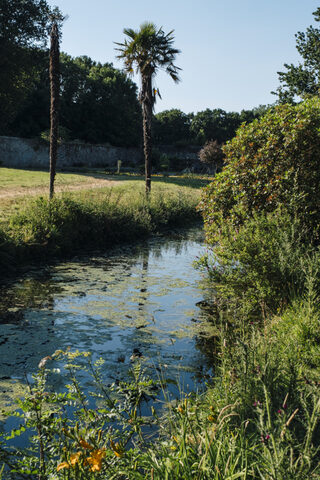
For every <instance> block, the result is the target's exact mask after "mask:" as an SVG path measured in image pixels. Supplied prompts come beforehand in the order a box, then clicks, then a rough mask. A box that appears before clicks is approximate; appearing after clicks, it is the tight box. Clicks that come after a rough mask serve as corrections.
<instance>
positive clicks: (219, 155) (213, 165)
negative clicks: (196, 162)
mask: <svg viewBox="0 0 320 480" xmlns="http://www.w3.org/2000/svg"><path fill="white" fill-rule="evenodd" d="M224 156H225V155H224V153H223V150H222V148H221V145H220V144H219V143H218V142H217V141H216V140H210V141H209V142H206V143H205V145H204V147H203V148H202V149H201V150H200V152H199V159H200V162H202V163H204V164H206V165H207V166H208V167H210V169H212V170H213V171H214V172H217V171H219V170H221V168H222V165H223V159H224Z"/></svg>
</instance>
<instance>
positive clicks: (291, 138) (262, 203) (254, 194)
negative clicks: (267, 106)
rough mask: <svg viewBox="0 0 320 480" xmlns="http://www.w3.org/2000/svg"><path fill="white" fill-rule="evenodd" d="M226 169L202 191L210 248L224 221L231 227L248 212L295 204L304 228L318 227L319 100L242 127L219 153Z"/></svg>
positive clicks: (275, 112)
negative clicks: (221, 153) (292, 202)
mask: <svg viewBox="0 0 320 480" xmlns="http://www.w3.org/2000/svg"><path fill="white" fill-rule="evenodd" d="M224 153H225V155H226V159H225V163H226V166H225V168H224V169H223V171H222V172H221V173H220V174H219V175H217V176H216V177H215V179H214V181H213V182H212V183H211V184H210V185H209V186H208V187H207V189H206V190H205V193H204V195H203V199H202V202H201V205H200V208H201V210H202V212H203V215H204V220H205V226H206V232H207V238H208V241H209V242H210V243H213V242H214V241H216V239H217V233H218V231H219V229H220V228H221V226H222V225H223V224H224V223H225V221H231V223H232V224H233V225H234V226H236V225H238V224H240V223H242V222H243V220H244V219H246V218H247V217H248V216H252V214H253V212H270V211H274V210H275V209H276V208H277V207H278V206H279V205H283V204H286V203H288V202H289V201H290V200H291V198H292V196H293V194H294V195H295V198H296V199H298V201H297V202H296V204H297V206H298V214H299V215H301V217H303V218H304V222H305V223H307V224H308V225H315V224H318V223H319V221H320V195H319V188H320V168H319V163H320V99H318V98H312V99H309V100H307V101H305V102H303V103H301V104H299V105H296V106H291V105H280V106H278V107H276V108H274V109H273V110H271V111H268V112H267V114H266V115H265V116H264V117H262V118H261V119H259V120H255V121H254V122H252V123H250V124H248V125H242V126H241V127H240V128H239V130H238V132H237V135H236V137H235V138H234V139H233V140H231V141H230V142H229V143H227V145H226V146H225V147H224Z"/></svg>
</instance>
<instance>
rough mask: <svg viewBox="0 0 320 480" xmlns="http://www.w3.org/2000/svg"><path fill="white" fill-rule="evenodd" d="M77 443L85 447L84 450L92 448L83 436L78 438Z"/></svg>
mask: <svg viewBox="0 0 320 480" xmlns="http://www.w3.org/2000/svg"><path fill="white" fill-rule="evenodd" d="M79 443H80V445H81V447H82V448H85V449H86V450H93V446H92V445H90V443H88V442H86V441H85V440H84V439H83V438H80V440H79Z"/></svg>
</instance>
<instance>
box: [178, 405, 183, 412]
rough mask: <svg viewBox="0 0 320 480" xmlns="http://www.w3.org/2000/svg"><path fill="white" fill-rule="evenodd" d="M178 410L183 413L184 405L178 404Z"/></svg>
mask: <svg viewBox="0 0 320 480" xmlns="http://www.w3.org/2000/svg"><path fill="white" fill-rule="evenodd" d="M178 412H180V413H184V406H183V405H179V406H178Z"/></svg>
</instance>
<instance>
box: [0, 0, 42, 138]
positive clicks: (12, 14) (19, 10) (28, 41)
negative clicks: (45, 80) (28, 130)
mask: <svg viewBox="0 0 320 480" xmlns="http://www.w3.org/2000/svg"><path fill="white" fill-rule="evenodd" d="M50 11H51V10H50V7H49V5H48V3H47V2H46V1H45V0H25V1H23V2H21V1H19V0H1V2H0V57H1V69H0V133H1V134H3V133H6V132H7V129H8V124H9V123H10V122H11V121H12V120H13V119H14V118H15V116H16V114H17V112H18V111H19V108H20V104H21V103H22V102H23V101H24V99H25V98H26V97H27V95H28V94H29V93H30V91H31V90H32V88H33V86H34V84H35V82H36V81H37V79H38V74H39V69H38V63H39V58H40V53H39V47H43V46H44V45H45V44H46V36H47V26H48V22H49V14H50Z"/></svg>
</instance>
